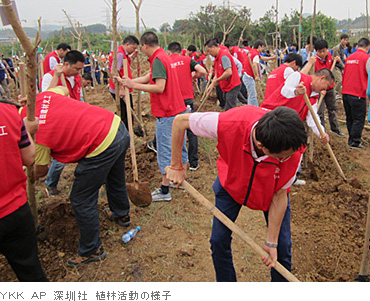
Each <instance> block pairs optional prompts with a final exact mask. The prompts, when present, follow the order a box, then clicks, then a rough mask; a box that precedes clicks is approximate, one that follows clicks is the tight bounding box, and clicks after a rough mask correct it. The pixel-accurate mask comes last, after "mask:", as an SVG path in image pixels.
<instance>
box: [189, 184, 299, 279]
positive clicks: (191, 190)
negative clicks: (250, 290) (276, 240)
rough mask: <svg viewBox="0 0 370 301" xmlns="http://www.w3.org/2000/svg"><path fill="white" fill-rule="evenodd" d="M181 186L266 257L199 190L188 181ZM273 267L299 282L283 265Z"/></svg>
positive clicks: (253, 242)
mask: <svg viewBox="0 0 370 301" xmlns="http://www.w3.org/2000/svg"><path fill="white" fill-rule="evenodd" d="M182 187H184V188H185V190H186V191H187V192H188V193H189V194H190V195H191V196H192V197H193V198H194V199H196V200H197V201H198V202H199V203H201V204H202V205H203V206H204V207H206V208H207V209H208V210H209V211H211V213H212V214H213V215H214V216H215V217H217V219H218V220H219V221H220V222H221V223H223V224H224V225H225V226H226V227H228V228H229V229H230V230H231V231H233V232H234V233H235V234H237V235H238V236H239V237H240V238H241V239H243V240H244V241H245V242H246V243H247V244H248V245H249V246H250V247H251V248H252V249H253V250H254V251H255V252H256V253H257V254H258V255H260V256H262V257H268V254H267V252H266V251H264V250H263V249H262V248H261V247H260V246H259V245H258V244H257V243H256V242H255V241H254V240H253V239H252V238H250V237H249V236H248V235H247V234H246V233H245V232H244V231H243V230H242V229H241V228H239V227H238V226H237V225H236V224H235V223H233V222H232V221H231V220H230V219H229V218H228V217H227V216H226V215H225V214H223V213H222V212H221V211H220V210H219V209H218V208H217V207H215V206H214V205H213V204H212V203H211V202H210V201H208V200H207V199H206V198H205V197H204V196H203V195H202V194H201V193H200V192H199V191H197V190H196V189H195V188H194V187H193V186H191V185H190V184H189V183H188V182H186V181H184V182H183V183H182ZM274 269H275V270H276V271H278V272H279V273H280V274H281V275H282V276H283V277H284V278H285V279H286V280H288V281H290V282H299V280H298V279H297V278H296V277H295V276H294V275H293V274H292V273H290V272H289V271H288V270H287V269H286V268H285V267H283V266H282V265H281V264H280V263H279V262H277V263H276V265H275V267H274Z"/></svg>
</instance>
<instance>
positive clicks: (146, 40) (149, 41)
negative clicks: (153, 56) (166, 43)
mask: <svg viewBox="0 0 370 301" xmlns="http://www.w3.org/2000/svg"><path fill="white" fill-rule="evenodd" d="M140 44H142V45H148V46H150V47H155V46H159V40H158V36H157V35H156V34H155V33H154V32H152V31H147V32H146V33H144V34H143V35H142V36H141V37H140Z"/></svg>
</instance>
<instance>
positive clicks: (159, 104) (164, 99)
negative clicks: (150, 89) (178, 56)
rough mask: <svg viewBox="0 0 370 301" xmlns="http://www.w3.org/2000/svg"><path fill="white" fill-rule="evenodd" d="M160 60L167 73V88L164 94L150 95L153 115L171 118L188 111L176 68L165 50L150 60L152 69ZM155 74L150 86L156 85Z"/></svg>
mask: <svg viewBox="0 0 370 301" xmlns="http://www.w3.org/2000/svg"><path fill="white" fill-rule="evenodd" d="M157 58H158V59H159V60H160V61H161V62H162V64H163V65H164V67H165V68H166V72H167V80H166V87H165V88H164V91H163V92H162V93H150V104H151V108H152V114H153V116H155V117H171V116H175V115H177V114H179V113H181V112H184V111H185V110H186V107H185V103H184V99H183V98H182V94H181V91H180V87H179V82H178V79H177V73H176V69H175V67H172V66H171V61H170V57H169V56H168V55H167V53H166V51H164V49H163V48H159V49H157V50H156V51H155V52H154V53H153V54H152V55H151V56H150V57H149V59H148V61H149V62H150V66H151V69H153V63H154V61H155V59H157ZM152 76H153V72H151V73H150V84H151V85H154V84H155V81H153V78H152Z"/></svg>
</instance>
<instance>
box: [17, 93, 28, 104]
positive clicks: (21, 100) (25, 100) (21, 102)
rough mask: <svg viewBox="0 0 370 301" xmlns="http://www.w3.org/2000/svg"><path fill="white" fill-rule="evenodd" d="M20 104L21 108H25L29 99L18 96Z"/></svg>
mask: <svg viewBox="0 0 370 301" xmlns="http://www.w3.org/2000/svg"><path fill="white" fill-rule="evenodd" d="M18 103H19V105H20V106H22V107H24V106H25V105H26V104H27V97H22V96H21V95H18Z"/></svg>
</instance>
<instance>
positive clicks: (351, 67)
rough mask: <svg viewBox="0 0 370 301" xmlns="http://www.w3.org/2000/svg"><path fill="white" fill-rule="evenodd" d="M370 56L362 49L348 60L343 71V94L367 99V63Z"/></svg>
mask: <svg viewBox="0 0 370 301" xmlns="http://www.w3.org/2000/svg"><path fill="white" fill-rule="evenodd" d="M368 59H369V55H368V54H366V53H365V51H363V50H362V49H358V50H357V51H356V52H355V53H352V54H351V55H350V56H349V57H348V58H347V59H346V64H345V66H344V71H343V82H342V94H349V95H353V96H357V97H361V98H366V89H367V79H368V74H367V72H366V62H367V60H368Z"/></svg>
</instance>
